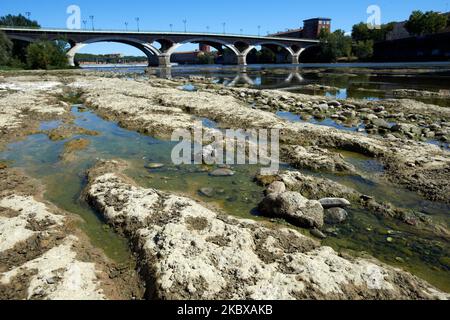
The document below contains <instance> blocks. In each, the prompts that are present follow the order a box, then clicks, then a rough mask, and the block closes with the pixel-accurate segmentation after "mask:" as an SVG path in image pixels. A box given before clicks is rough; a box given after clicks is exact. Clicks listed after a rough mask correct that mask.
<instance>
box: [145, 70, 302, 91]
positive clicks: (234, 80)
mask: <svg viewBox="0 0 450 320" xmlns="http://www.w3.org/2000/svg"><path fill="white" fill-rule="evenodd" d="M151 70H152V73H154V74H155V75H157V76H158V77H160V78H163V79H172V78H173V76H172V71H173V68H152V69H151ZM301 70H302V69H301V68H300V67H295V68H289V69H286V71H287V72H286V74H287V76H285V77H284V78H282V79H280V76H284V74H278V75H277V76H278V78H277V79H276V80H275V79H272V81H269V83H263V77H262V76H261V75H258V74H251V73H249V72H248V69H247V67H241V68H238V69H237V70H236V73H235V74H234V75H233V74H231V73H230V74H229V75H221V76H214V75H212V76H211V78H213V79H216V81H217V82H218V83H221V84H223V85H225V86H227V87H236V86H239V85H248V86H251V87H259V86H262V85H264V88H266V89H276V88H284V87H287V86H291V85H293V84H303V83H304V82H305V79H304V78H303V76H302V75H301Z"/></svg>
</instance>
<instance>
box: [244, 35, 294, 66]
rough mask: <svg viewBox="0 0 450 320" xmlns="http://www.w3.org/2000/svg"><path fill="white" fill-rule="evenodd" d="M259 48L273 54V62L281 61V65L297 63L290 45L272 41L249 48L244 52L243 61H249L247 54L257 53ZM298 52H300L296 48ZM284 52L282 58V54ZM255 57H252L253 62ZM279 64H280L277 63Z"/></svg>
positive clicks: (260, 42)
mask: <svg viewBox="0 0 450 320" xmlns="http://www.w3.org/2000/svg"><path fill="white" fill-rule="evenodd" d="M258 47H259V48H265V49H267V50H270V51H271V52H272V53H273V54H275V61H273V62H277V60H278V61H282V63H298V52H296V51H295V50H294V49H295V48H292V47H291V46H290V45H287V44H284V43H281V42H278V41H274V40H266V41H258V42H256V43H254V44H253V45H251V46H249V47H248V48H247V49H246V50H245V51H244V52H243V55H244V57H245V61H247V60H251V57H250V56H249V54H250V53H251V52H253V51H255V52H257V50H259V49H258ZM297 49H298V50H301V49H299V48H297ZM283 52H284V56H282V53H283ZM254 59H255V57H253V60H254ZM278 63H280V62H278Z"/></svg>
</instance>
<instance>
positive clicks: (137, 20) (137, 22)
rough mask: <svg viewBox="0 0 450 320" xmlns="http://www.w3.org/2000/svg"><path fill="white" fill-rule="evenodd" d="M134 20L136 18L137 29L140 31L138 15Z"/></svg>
mask: <svg viewBox="0 0 450 320" xmlns="http://www.w3.org/2000/svg"><path fill="white" fill-rule="evenodd" d="M135 20H136V24H137V31H138V32H139V31H141V30H140V27H139V20H140V19H139V17H136V18H135Z"/></svg>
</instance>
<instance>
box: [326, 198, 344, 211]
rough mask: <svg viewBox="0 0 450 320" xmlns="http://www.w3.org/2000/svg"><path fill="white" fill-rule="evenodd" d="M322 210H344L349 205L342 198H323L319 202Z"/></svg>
mask: <svg viewBox="0 0 450 320" xmlns="http://www.w3.org/2000/svg"><path fill="white" fill-rule="evenodd" d="M319 202H320V204H321V205H322V207H323V208H324V209H329V208H346V207H349V206H350V205H351V203H350V201H348V200H347V199H344V198H323V199H320V200H319Z"/></svg>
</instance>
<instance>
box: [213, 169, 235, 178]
mask: <svg viewBox="0 0 450 320" xmlns="http://www.w3.org/2000/svg"><path fill="white" fill-rule="evenodd" d="M209 175H210V176H212V177H231V176H234V171H233V170H231V169H225V168H221V169H216V170H214V171H213V172H211V173H210V174H209Z"/></svg>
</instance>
